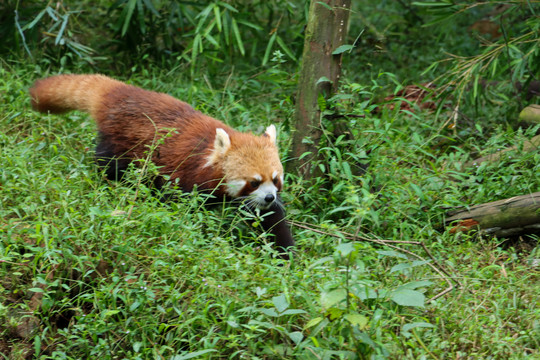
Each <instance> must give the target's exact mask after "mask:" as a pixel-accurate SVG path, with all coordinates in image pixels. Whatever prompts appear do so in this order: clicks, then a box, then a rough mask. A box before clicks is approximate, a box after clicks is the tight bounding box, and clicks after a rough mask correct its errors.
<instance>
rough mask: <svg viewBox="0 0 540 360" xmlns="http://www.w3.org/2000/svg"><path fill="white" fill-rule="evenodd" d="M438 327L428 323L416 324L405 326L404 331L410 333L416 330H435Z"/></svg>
mask: <svg viewBox="0 0 540 360" xmlns="http://www.w3.org/2000/svg"><path fill="white" fill-rule="evenodd" d="M435 327H436V326H435V325H433V324H430V323H426V322H415V323H412V324H405V325H403V331H409V330H411V329H415V328H435Z"/></svg>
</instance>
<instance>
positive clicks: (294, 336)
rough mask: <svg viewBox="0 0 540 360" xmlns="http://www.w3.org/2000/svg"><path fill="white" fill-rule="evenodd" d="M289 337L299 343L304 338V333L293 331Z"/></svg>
mask: <svg viewBox="0 0 540 360" xmlns="http://www.w3.org/2000/svg"><path fill="white" fill-rule="evenodd" d="M289 337H290V338H291V340H292V341H293V342H294V343H295V344H296V345H298V344H300V342H302V340H303V339H304V334H302V333H301V332H300V331H293V332H291V333H289Z"/></svg>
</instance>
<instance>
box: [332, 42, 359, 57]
mask: <svg viewBox="0 0 540 360" xmlns="http://www.w3.org/2000/svg"><path fill="white" fill-rule="evenodd" d="M352 49H354V46H353V45H347V44H346V45H341V46H338V48H337V49H336V50H334V51H333V52H332V55H339V54H342V53H344V52H345V51H348V52H351V50H352Z"/></svg>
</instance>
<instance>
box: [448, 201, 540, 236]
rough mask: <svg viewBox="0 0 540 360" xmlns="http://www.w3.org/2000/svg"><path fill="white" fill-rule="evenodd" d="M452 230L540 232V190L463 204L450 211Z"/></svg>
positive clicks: (497, 233) (502, 233)
mask: <svg viewBox="0 0 540 360" xmlns="http://www.w3.org/2000/svg"><path fill="white" fill-rule="evenodd" d="M445 225H446V226H449V225H452V226H453V227H452V228H451V229H450V231H451V232H456V231H467V230H471V229H478V230H481V231H482V232H484V233H486V234H491V235H495V236H498V237H509V236H516V235H522V234H534V233H538V232H540V192H536V193H532V194H528V195H522V196H515V197H512V198H509V199H505V200H499V201H493V202H489V203H485V204H480V205H475V206H472V207H470V208H461V209H457V210H454V211H451V212H449V213H448V214H447V218H446V220H445Z"/></svg>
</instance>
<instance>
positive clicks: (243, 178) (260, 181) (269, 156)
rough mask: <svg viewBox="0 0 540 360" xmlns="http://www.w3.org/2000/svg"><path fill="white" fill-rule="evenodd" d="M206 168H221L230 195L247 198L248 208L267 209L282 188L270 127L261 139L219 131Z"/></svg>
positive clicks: (272, 126) (281, 170)
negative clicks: (250, 206)
mask: <svg viewBox="0 0 540 360" xmlns="http://www.w3.org/2000/svg"><path fill="white" fill-rule="evenodd" d="M207 165H212V166H218V167H220V168H221V170H222V172H223V182H224V184H225V190H226V192H227V194H228V195H230V196H231V197H233V198H240V197H246V198H247V200H248V203H249V204H252V205H255V206H256V207H259V208H263V209H264V208H268V207H269V206H270V205H272V204H273V203H274V201H276V199H277V193H278V192H279V191H280V190H281V187H282V185H283V166H282V165H281V161H280V160H279V153H278V148H277V145H276V127H275V126H274V125H270V126H269V127H267V128H266V131H265V133H264V134H263V135H261V136H255V135H252V134H246V133H239V132H234V133H230V134H229V133H227V132H226V131H225V130H223V129H221V128H219V129H216V137H215V140H214V149H213V150H212V153H211V154H210V156H209V157H208V162H207Z"/></svg>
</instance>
